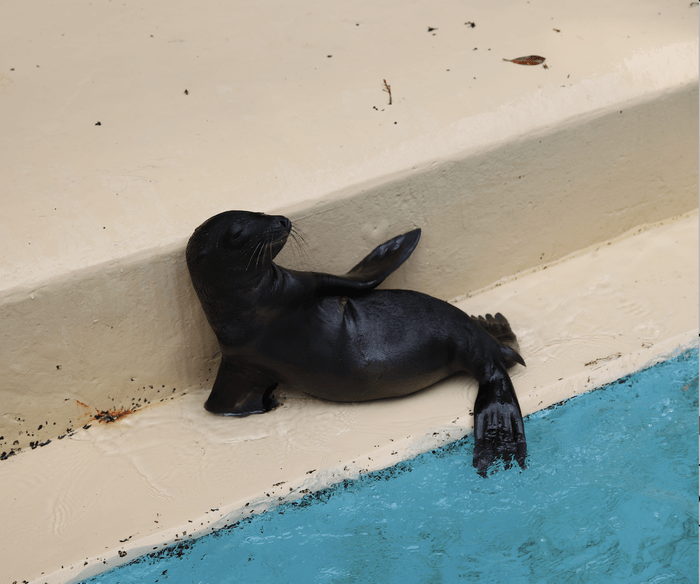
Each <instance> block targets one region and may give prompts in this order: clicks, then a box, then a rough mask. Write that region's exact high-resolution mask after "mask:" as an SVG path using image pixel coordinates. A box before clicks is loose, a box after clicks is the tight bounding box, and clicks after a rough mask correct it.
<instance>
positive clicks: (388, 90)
mask: <svg viewBox="0 0 700 584" xmlns="http://www.w3.org/2000/svg"><path fill="white" fill-rule="evenodd" d="M383 91H386V92H387V93H388V94H389V105H391V85H389V84H388V83H387V82H386V79H384V90H383Z"/></svg>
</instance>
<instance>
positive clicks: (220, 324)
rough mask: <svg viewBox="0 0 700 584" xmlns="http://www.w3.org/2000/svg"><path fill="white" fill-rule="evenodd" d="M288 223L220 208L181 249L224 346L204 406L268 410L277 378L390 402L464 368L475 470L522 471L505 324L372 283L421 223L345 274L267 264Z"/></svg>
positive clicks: (408, 245) (512, 347)
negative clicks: (471, 388) (472, 395)
mask: <svg viewBox="0 0 700 584" xmlns="http://www.w3.org/2000/svg"><path fill="white" fill-rule="evenodd" d="M291 229H292V224H291V222H290V221H289V219H287V218H286V217H281V216H269V215H264V214H262V213H250V212H246V211H227V212H225V213H221V214H219V215H216V216H214V217H212V218H211V219H209V220H207V221H205V222H204V223H203V224H202V225H200V226H199V227H198V228H197V229H196V230H195V232H194V233H193V235H192V237H191V238H190V240H189V243H188V244H187V266H188V268H189V270H190V276H191V278H192V283H193V285H194V288H195V290H196V292H197V295H198V296H199V299H200V301H201V303H202V307H203V308H204V313H205V314H206V316H207V319H208V320H209V324H211V327H212V328H213V329H214V332H215V333H216V336H217V339H218V341H219V345H220V346H221V365H220V367H219V372H218V374H217V376H216V381H215V382H214V387H213V389H212V392H211V394H210V395H209V399H208V400H207V402H206V403H205V407H206V409H207V410H209V411H210V412H213V413H215V414H227V415H237V416H246V415H248V414H257V413H263V412H266V411H268V410H270V409H271V408H272V407H274V406H275V405H277V402H276V401H275V400H274V398H273V397H272V391H273V390H274V389H275V387H276V386H277V384H278V383H285V384H287V385H288V386H290V387H292V388H298V389H301V390H302V391H304V392H306V393H308V394H310V395H312V396H316V397H319V398H323V399H326V400H330V401H337V402H358V401H367V400H374V399H380V398H387V397H396V396H402V395H408V394H410V393H413V392H415V391H418V390H420V389H423V388H425V387H428V386H429V385H432V384H433V383H435V382H437V381H440V380H441V379H444V378H446V377H448V376H450V375H452V374H454V373H457V372H460V371H463V372H467V373H469V374H470V375H472V376H473V377H475V378H476V379H477V381H478V382H479V393H478V395H477V398H476V403H475V406H474V434H475V446H474V460H473V462H474V466H475V467H476V468H477V469H478V470H479V472H480V473H482V474H484V473H486V469H487V468H488V467H489V466H490V465H491V463H492V462H494V461H495V460H496V459H499V458H501V459H503V460H505V462H506V463H507V464H508V463H510V461H511V459H512V458H515V460H516V461H517V462H518V463H519V464H520V465H521V466H524V465H525V457H526V453H527V447H526V443H525V432H524V428H523V419H522V414H521V412H520V405H519V404H518V399H517V397H516V395H515V390H514V388H513V384H512V382H511V380H510V377H509V376H508V372H507V371H506V369H507V368H508V367H510V366H512V365H514V364H515V363H521V364H522V365H524V364H525V363H524V361H523V359H522V357H520V355H519V354H518V353H517V350H518V349H517V342H516V338H515V335H514V334H513V332H512V331H511V329H510V326H509V325H508V321H507V320H506V319H505V318H504V317H503V316H502V315H500V314H497V315H496V316H495V317H492V316H491V315H487V316H486V317H485V318H484V317H470V316H468V315H467V314H465V313H464V312H462V311H461V310H459V309H458V308H456V307H455V306H452V305H451V304H448V303H447V302H444V301H442V300H438V299H437V298H433V297H431V296H427V295H425V294H421V293H420V292H413V291H408V290H374V288H375V287H376V286H378V285H379V284H380V283H381V282H382V281H383V280H384V279H385V278H386V277H387V276H388V275H389V274H391V273H392V272H393V271H394V270H396V269H397V268H398V267H399V266H400V265H401V264H402V263H403V262H404V261H405V260H406V259H407V258H408V256H409V255H411V252H412V251H413V250H414V248H415V247H416V245H417V243H418V239H419V238H420V229H415V230H414V231H410V232H408V233H405V234H404V235H399V236H398V237H394V238H393V239H390V240H389V241H387V242H386V243H383V244H382V245H380V246H379V247H377V248H376V249H375V250H374V251H373V252H372V253H370V254H369V255H368V256H367V257H366V258H365V259H363V260H362V261H361V262H360V263H359V264H357V265H356V266H355V267H354V268H353V269H352V270H350V271H349V272H348V273H347V274H345V275H344V276H333V275H331V274H322V273H318V272H300V271H296V270H287V269H285V268H281V267H279V266H278V265H276V264H275V263H274V262H273V261H272V260H273V259H274V258H275V256H276V255H277V254H278V253H279V251H280V250H281V249H282V247H283V246H284V244H285V243H286V241H287V237H288V235H289V233H290V232H291Z"/></svg>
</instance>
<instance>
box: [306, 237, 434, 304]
mask: <svg viewBox="0 0 700 584" xmlns="http://www.w3.org/2000/svg"><path fill="white" fill-rule="evenodd" d="M420 234H421V230H420V229H414V230H413V231H409V232H408V233H404V234H403V235H397V236H396V237H394V238H392V239H390V240H389V241H385V242H384V243H382V244H381V245H378V246H377V247H375V248H374V250H372V252H371V253H370V254H369V255H367V256H366V257H365V258H364V259H363V260H362V261H361V262H360V263H359V264H357V265H356V266H355V267H354V268H353V269H352V270H350V271H349V272H348V273H347V274H345V275H344V276H333V275H331V274H319V273H317V274H316V277H317V279H318V282H319V287H318V288H319V291H322V292H323V293H324V294H352V293H353V292H355V293H357V292H366V291H368V290H372V289H373V288H376V287H377V286H379V284H381V283H382V282H383V281H384V280H385V279H386V278H387V277H388V276H389V275H390V274H391V273H393V272H394V271H396V270H397V269H398V268H399V267H400V266H401V264H403V263H404V262H405V261H406V260H407V259H408V257H409V256H410V255H411V253H413V250H414V249H415V248H416V245H418V240H419V239H420Z"/></svg>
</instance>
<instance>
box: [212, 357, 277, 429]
mask: <svg viewBox="0 0 700 584" xmlns="http://www.w3.org/2000/svg"><path fill="white" fill-rule="evenodd" d="M275 387H277V382H276V381H274V380H271V379H270V377H269V376H267V375H265V374H264V373H263V372H262V371H260V370H259V369H257V368H255V367H251V366H250V365H244V364H240V363H237V362H236V361H233V360H231V359H227V358H226V357H222V358H221V365H220V366H219V372H218V373H217V375H216V381H214V387H213V389H212V390H211V393H210V394H209V398H208V399H207V401H206V403H205V404H204V407H205V408H206V409H207V410H208V411H210V412H212V413H213V414H221V415H226V416H248V415H250V414H262V413H264V412H268V411H270V410H271V409H273V408H274V407H276V406H277V405H278V404H279V402H278V401H277V400H276V399H274V398H273V397H272V391H273V390H274V389H275Z"/></svg>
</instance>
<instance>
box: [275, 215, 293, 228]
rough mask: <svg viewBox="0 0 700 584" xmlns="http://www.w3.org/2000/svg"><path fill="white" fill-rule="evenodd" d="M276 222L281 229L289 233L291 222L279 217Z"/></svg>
mask: <svg viewBox="0 0 700 584" xmlns="http://www.w3.org/2000/svg"><path fill="white" fill-rule="evenodd" d="M278 221H279V224H280V226H281V227H282V229H285V230H286V231H289V230H290V229H291V228H292V222H291V221H290V220H289V219H287V218H286V217H280V218H279V219H278Z"/></svg>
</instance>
